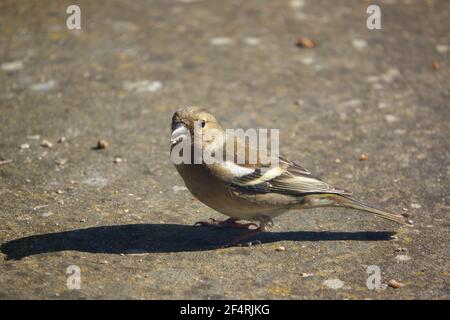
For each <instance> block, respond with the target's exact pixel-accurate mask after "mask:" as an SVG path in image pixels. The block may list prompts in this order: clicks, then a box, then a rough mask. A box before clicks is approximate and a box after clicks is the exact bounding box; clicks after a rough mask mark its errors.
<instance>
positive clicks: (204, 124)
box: [202, 119, 206, 128]
mask: <svg viewBox="0 0 450 320" xmlns="http://www.w3.org/2000/svg"><path fill="white" fill-rule="evenodd" d="M204 127H206V120H205V119H203V120H202V128H204Z"/></svg>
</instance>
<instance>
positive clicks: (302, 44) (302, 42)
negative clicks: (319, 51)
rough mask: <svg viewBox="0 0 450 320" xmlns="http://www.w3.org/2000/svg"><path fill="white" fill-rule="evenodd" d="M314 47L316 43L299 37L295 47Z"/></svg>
mask: <svg viewBox="0 0 450 320" xmlns="http://www.w3.org/2000/svg"><path fill="white" fill-rule="evenodd" d="M315 46H316V43H315V42H314V41H313V40H311V39H310V38H307V37H304V36H300V37H299V38H298V39H297V47H301V48H307V49H311V48H314V47H315Z"/></svg>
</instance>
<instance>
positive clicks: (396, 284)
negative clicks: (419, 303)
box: [388, 279, 403, 289]
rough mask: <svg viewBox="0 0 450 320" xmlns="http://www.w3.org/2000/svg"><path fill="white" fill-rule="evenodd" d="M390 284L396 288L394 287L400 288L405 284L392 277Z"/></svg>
mask: <svg viewBox="0 0 450 320" xmlns="http://www.w3.org/2000/svg"><path fill="white" fill-rule="evenodd" d="M388 286H389V287H391V288H394V289H398V288H400V287H402V286H403V284H401V283H400V282H398V281H397V280H394V279H392V280H390V281H389V282H388Z"/></svg>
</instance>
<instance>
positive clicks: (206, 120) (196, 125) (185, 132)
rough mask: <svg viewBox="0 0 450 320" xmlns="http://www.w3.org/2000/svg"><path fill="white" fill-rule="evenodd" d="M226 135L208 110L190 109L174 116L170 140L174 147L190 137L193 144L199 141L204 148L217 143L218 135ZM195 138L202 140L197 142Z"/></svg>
mask: <svg viewBox="0 0 450 320" xmlns="http://www.w3.org/2000/svg"><path fill="white" fill-rule="evenodd" d="M224 133H225V132H224V130H223V128H222V126H221V125H220V124H219V123H218V122H217V120H216V118H215V117H214V116H213V115H212V114H211V113H209V112H208V111H207V110H206V109H203V108H198V107H188V108H186V109H183V110H179V111H176V112H175V113H174V114H173V117H172V136H171V139H170V140H171V145H172V147H173V146H175V145H176V144H178V143H179V142H181V141H182V140H183V139H185V138H187V137H190V138H191V143H192V144H193V143H194V142H195V141H199V142H200V143H201V144H202V147H206V146H208V145H211V144H212V143H213V142H215V141H217V140H218V139H216V138H217V136H218V135H224ZM195 137H201V140H196V139H195Z"/></svg>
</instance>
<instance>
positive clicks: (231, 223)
mask: <svg viewBox="0 0 450 320" xmlns="http://www.w3.org/2000/svg"><path fill="white" fill-rule="evenodd" d="M237 221H238V220H237V219H232V218H229V219H226V220H223V221H221V220H216V219H213V218H209V219H208V220H206V221H198V222H196V223H195V224H194V227H225V228H239V229H250V230H255V229H257V228H258V225H257V224H256V223H239V222H237ZM252 227H254V228H255V229H252Z"/></svg>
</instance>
